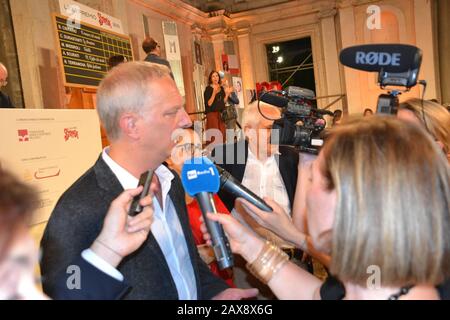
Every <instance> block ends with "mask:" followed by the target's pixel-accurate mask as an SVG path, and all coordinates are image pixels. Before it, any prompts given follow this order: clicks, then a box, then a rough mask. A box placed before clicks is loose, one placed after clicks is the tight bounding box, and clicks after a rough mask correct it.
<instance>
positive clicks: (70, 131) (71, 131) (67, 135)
mask: <svg viewBox="0 0 450 320" xmlns="http://www.w3.org/2000/svg"><path fill="white" fill-rule="evenodd" d="M69 139H78V140H79V139H80V137H79V136H78V130H77V129H76V128H66V129H64V140H65V141H66V142H67V141H68V140H69Z"/></svg>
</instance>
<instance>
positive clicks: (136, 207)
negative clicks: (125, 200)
mask: <svg viewBox="0 0 450 320" xmlns="http://www.w3.org/2000/svg"><path fill="white" fill-rule="evenodd" d="M152 178H153V170H149V171H147V172H144V173H143V174H142V175H141V178H140V179H139V184H138V187H139V186H144V189H143V190H142V192H141V193H140V194H138V195H137V196H135V197H134V198H133V202H132V203H131V206H130V211H129V212H128V215H129V216H132V217H134V216H136V215H138V214H139V213H141V212H142V210H144V208H143V207H142V206H141V205H140V201H141V199H143V198H145V197H146V196H147V195H148V193H149V192H150V185H151V184H152Z"/></svg>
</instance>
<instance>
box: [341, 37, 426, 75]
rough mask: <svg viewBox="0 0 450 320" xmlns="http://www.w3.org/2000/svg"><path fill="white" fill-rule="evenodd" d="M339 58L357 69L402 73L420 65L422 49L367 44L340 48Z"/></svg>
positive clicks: (406, 46) (396, 45) (400, 45)
mask: <svg viewBox="0 0 450 320" xmlns="http://www.w3.org/2000/svg"><path fill="white" fill-rule="evenodd" d="M339 60H340V61H341V63H342V64H343V65H344V66H347V67H350V68H353V69H357V70H362V71H367V72H380V71H381V70H383V71H384V72H390V73H402V72H406V71H409V70H414V69H417V68H419V67H420V64H421V62H422V50H420V49H419V48H417V47H414V46H411V45H404V44H368V45H361V46H353V47H349V48H346V49H344V50H342V51H341V54H340V56H339Z"/></svg>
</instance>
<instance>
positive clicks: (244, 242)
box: [200, 213, 264, 262]
mask: <svg viewBox="0 0 450 320" xmlns="http://www.w3.org/2000/svg"><path fill="white" fill-rule="evenodd" d="M208 219H211V220H212V221H217V222H219V223H220V224H221V225H222V226H223V228H224V230H225V232H226V234H227V236H228V240H229V241H230V245H231V250H232V251H233V252H234V253H237V254H240V255H241V256H242V257H243V258H244V259H245V260H247V261H248V262H253V261H254V260H255V259H256V258H257V256H258V254H259V252H260V251H261V249H262V248H263V246H264V241H263V240H262V239H261V238H259V237H258V236H257V235H256V234H255V233H253V232H252V231H251V230H249V229H247V228H246V227H244V226H243V225H242V224H241V223H239V221H237V220H236V219H235V218H233V217H232V216H231V215H228V214H211V213H208ZM200 220H201V221H202V224H201V227H200V228H201V230H202V232H203V237H204V239H205V240H206V241H207V243H208V244H210V245H211V244H212V242H211V235H210V234H209V233H208V230H207V228H206V225H205V223H204V221H203V218H201V219H200Z"/></svg>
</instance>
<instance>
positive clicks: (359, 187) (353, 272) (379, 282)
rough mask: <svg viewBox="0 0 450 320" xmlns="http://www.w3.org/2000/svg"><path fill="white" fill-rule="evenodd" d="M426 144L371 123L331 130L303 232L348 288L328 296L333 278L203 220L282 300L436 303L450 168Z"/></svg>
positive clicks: (447, 270)
mask: <svg viewBox="0 0 450 320" xmlns="http://www.w3.org/2000/svg"><path fill="white" fill-rule="evenodd" d="M432 142H433V141H432V139H430V137H429V136H428V135H427V134H426V133H425V132H424V130H422V129H421V128H419V127H418V126H414V125H411V124H409V123H407V122H403V121H399V120H397V119H395V118H390V117H378V116H374V117H371V118H370V119H365V120H364V121H361V120H358V121H350V122H349V123H347V124H343V125H341V126H338V127H337V128H336V129H335V130H334V132H333V133H332V135H331V137H330V138H329V139H328V140H327V142H326V144H325V146H324V147H323V149H322V151H321V152H320V154H319V157H318V158H317V160H315V161H314V163H313V165H312V168H311V172H310V176H309V180H310V184H311V187H310V188H309V190H308V191H307V195H306V203H307V207H308V211H307V212H308V219H307V222H308V229H309V232H310V235H311V237H312V241H313V243H314V245H315V247H316V248H317V249H319V250H321V251H323V252H326V253H329V254H330V255H331V264H330V271H331V273H332V274H333V275H334V276H335V277H336V278H337V279H339V280H340V281H341V282H342V283H343V286H344V288H345V290H341V289H340V288H339V289H338V290H336V292H334V290H333V285H334V284H335V283H336V280H334V278H333V277H330V278H329V279H328V280H327V281H326V282H325V283H322V282H321V281H320V280H318V279H317V278H315V277H314V276H312V275H311V274H309V273H307V272H305V271H304V270H302V269H300V268H298V267H297V266H295V265H294V264H292V263H290V262H289V261H287V259H286V257H285V256H284V255H283V253H282V252H281V251H280V250H279V249H278V248H276V247H275V246H274V245H272V244H270V243H266V242H265V241H264V240H262V239H261V238H259V237H258V236H256V235H255V234H254V233H251V232H249V231H248V230H247V229H245V228H244V227H243V226H242V225H240V224H239V223H238V222H237V221H236V220H234V219H233V218H232V217H229V216H224V215H209V217H210V218H211V219H212V220H216V221H219V222H221V223H222V224H223V226H224V228H225V230H226V232H227V234H228V235H229V239H230V242H231V246H232V249H233V251H235V252H236V253H238V254H240V255H242V256H243V257H244V259H246V260H247V261H248V262H249V264H248V268H249V269H250V270H251V271H252V272H253V273H254V274H255V275H257V276H259V277H260V279H261V280H262V281H264V282H265V283H267V284H268V285H269V286H270V287H271V289H272V290H273V292H274V293H275V294H276V295H277V297H278V298H280V299H393V300H396V299H439V298H440V296H439V293H438V291H437V289H436V288H435V286H436V285H438V284H439V283H441V282H442V281H444V279H446V278H448V277H449V275H450V203H449V199H450V169H449V166H448V164H447V162H446V159H445V158H444V157H443V156H442V154H441V151H440V150H439V148H438V146H437V145H436V144H434V143H432ZM240 201H241V202H242V204H243V205H244V206H245V207H246V208H247V211H248V212H249V213H251V212H252V213H253V214H258V215H262V214H264V213H263V212H261V211H259V210H258V209H257V208H256V207H254V206H252V205H251V204H250V203H248V202H245V201H244V200H240ZM268 202H269V205H271V206H272V207H273V208H274V211H280V210H282V209H281V208H280V207H279V206H278V205H277V204H276V203H275V202H273V201H270V200H268Z"/></svg>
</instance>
